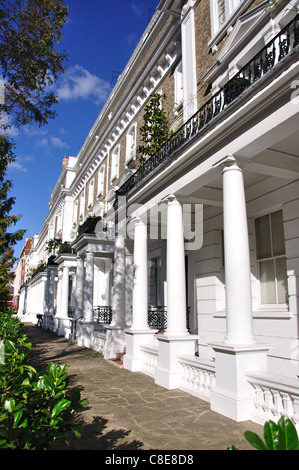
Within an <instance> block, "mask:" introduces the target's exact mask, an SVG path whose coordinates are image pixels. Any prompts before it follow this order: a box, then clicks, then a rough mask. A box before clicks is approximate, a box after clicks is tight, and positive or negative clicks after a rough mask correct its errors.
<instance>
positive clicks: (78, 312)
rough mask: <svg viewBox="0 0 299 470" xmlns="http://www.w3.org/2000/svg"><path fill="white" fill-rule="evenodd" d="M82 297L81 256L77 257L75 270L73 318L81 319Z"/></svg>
mask: <svg viewBox="0 0 299 470" xmlns="http://www.w3.org/2000/svg"><path fill="white" fill-rule="evenodd" d="M83 295H84V260H83V259H82V258H81V256H78V257H77V270H76V296H75V304H76V312H75V317H76V318H81V317H82V316H83Z"/></svg>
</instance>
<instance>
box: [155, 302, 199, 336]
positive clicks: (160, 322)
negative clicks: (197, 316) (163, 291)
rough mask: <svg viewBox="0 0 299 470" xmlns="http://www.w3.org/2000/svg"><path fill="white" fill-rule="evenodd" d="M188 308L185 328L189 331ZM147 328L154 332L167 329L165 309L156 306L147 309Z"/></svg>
mask: <svg viewBox="0 0 299 470" xmlns="http://www.w3.org/2000/svg"><path fill="white" fill-rule="evenodd" d="M189 317H190V307H187V312H186V326H187V330H189V323H190V318H189ZM147 318H148V326H149V327H150V328H153V329H155V330H159V331H165V330H166V329H167V307H165V306H157V307H149V309H148V317H147Z"/></svg>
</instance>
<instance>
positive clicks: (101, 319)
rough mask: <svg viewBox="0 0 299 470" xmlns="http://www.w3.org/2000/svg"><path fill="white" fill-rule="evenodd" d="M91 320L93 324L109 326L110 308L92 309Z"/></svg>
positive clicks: (110, 319)
mask: <svg viewBox="0 0 299 470" xmlns="http://www.w3.org/2000/svg"><path fill="white" fill-rule="evenodd" d="M93 318H94V322H95V323H98V324H107V325H110V323H111V321H112V308H111V307H106V306H100V307H94V309H93Z"/></svg>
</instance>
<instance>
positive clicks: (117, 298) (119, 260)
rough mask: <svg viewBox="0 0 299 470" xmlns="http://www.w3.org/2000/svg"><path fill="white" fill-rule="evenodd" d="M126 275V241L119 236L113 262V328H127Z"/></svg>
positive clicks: (116, 240)
mask: <svg viewBox="0 0 299 470" xmlns="http://www.w3.org/2000/svg"><path fill="white" fill-rule="evenodd" d="M125 274H126V266H125V239H124V238H123V237H122V236H118V237H116V239H115V251H114V262H113V289H112V323H111V326H116V327H124V326H125Z"/></svg>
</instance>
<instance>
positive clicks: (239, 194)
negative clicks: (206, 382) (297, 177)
mask: <svg viewBox="0 0 299 470" xmlns="http://www.w3.org/2000/svg"><path fill="white" fill-rule="evenodd" d="M219 164H221V166H222V172H223V219H224V250H225V284H226V337H225V339H224V341H223V342H222V343H219V344H211V345H210V346H212V347H213V349H214V351H215V373H216V385H215V387H214V389H213V390H212V391H211V409H212V410H213V411H216V412H217V413H220V414H222V415H224V416H227V417H228V418H231V419H234V420H235V421H245V420H249V419H250V416H251V414H250V413H251V410H252V408H253V406H254V405H253V404H254V400H255V391H254V389H253V387H252V386H251V385H250V384H249V382H248V380H247V375H246V374H247V372H248V371H252V370H254V371H263V372H267V352H268V350H269V346H268V345H263V344H258V343H257V342H256V341H255V338H254V336H253V324H252V323H253V322H252V306H251V280H250V277H251V276H250V260H249V243H248V228H247V214H246V200H245V190H244V181H243V173H242V170H241V168H240V167H239V166H238V164H237V162H236V160H235V158H234V157H232V156H229V157H227V158H225V159H224V160H223V161H222V162H219Z"/></svg>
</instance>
